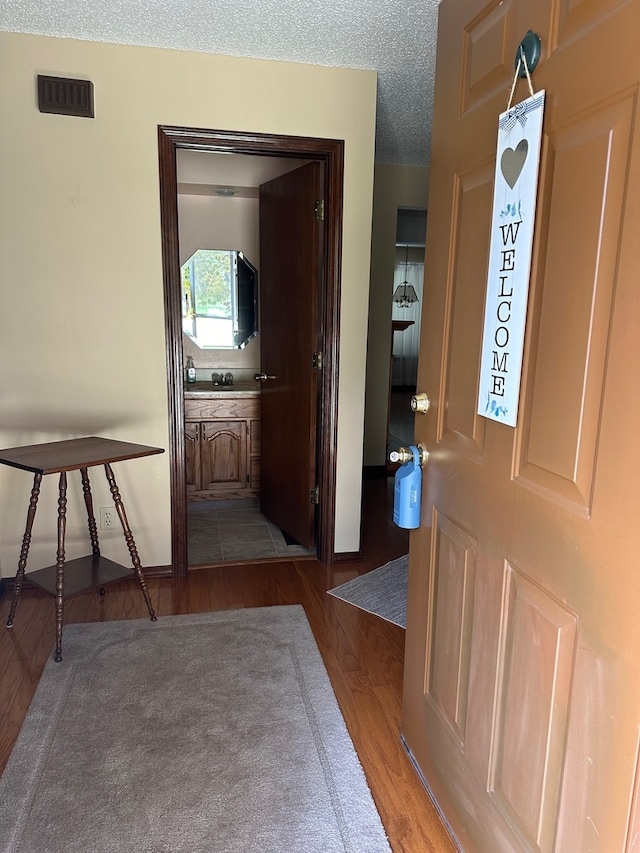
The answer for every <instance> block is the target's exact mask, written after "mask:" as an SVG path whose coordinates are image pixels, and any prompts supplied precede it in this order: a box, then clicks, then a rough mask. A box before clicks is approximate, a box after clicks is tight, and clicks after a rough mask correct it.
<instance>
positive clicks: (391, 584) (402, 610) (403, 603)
mask: <svg viewBox="0 0 640 853" xmlns="http://www.w3.org/2000/svg"><path fill="white" fill-rule="evenodd" d="M408 577H409V557H408V555H406V554H405V555H404V556H403V557H398V559H397V560H391V562H390V563H386V564H385V565H384V566H380V568H379V569H373V571H371V572H367V573H366V574H364V575H360V576H359V577H357V578H354V579H353V580H350V581H347V583H343V584H342V585H341V586H336V587H335V588H334V589H330V590H329V594H330V595H335V597H336V598H341V599H342V600H343V601H348V602H349V604H353V605H355V606H356V607H359V608H360V609H361V610H366V611H367V612H368V613H373V614H374V615H375V616H381V617H382V618H383V619H386V620H387V622H393V623H394V624H395V625H400V627H401V628H406V626H407V581H408Z"/></svg>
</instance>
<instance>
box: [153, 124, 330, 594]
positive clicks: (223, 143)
mask: <svg viewBox="0 0 640 853" xmlns="http://www.w3.org/2000/svg"><path fill="white" fill-rule="evenodd" d="M178 149H191V150H197V151H210V152H217V153H227V154H228V153H233V154H252V155H254V156H270V157H288V158H296V159H307V160H320V161H322V162H323V163H324V164H325V187H324V190H325V199H324V200H325V251H324V275H323V284H322V285H321V287H322V291H323V294H322V295H323V310H322V312H321V316H320V318H319V322H320V324H321V329H320V330H319V332H320V339H321V340H322V341H323V358H324V365H323V371H322V378H321V390H320V398H319V406H318V408H319V411H318V427H317V435H318V446H319V455H318V480H319V482H318V485H319V486H320V503H319V506H318V532H317V553H318V559H319V560H320V562H322V563H325V564H329V565H330V564H332V563H333V562H334V560H335V552H334V541H335V535H334V534H335V486H336V444H337V426H338V355H339V352H340V340H339V338H340V283H341V273H340V271H341V259H342V200H343V175H344V142H343V140H339V139H316V138H311V137H300V136H282V135H278V134H267V133H246V132H240V131H228V130H203V129H197V128H188V127H170V126H163V125H159V126H158V156H159V167H160V222H161V235H162V268H163V285H164V315H165V349H166V357H167V393H168V402H169V465H170V491H171V565H172V573H173V575H174V576H175V577H179V576H184V575H186V573H187V569H188V555H187V496H186V480H185V474H186V471H185V447H184V442H185V436H184V396H183V363H182V362H183V358H182V311H181V300H180V255H179V242H178V180H177V151H178Z"/></svg>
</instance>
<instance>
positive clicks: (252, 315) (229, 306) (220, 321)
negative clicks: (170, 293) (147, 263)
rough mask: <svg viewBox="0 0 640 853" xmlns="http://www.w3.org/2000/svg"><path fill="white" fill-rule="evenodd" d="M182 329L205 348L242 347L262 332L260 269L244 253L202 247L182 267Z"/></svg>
mask: <svg viewBox="0 0 640 853" xmlns="http://www.w3.org/2000/svg"><path fill="white" fill-rule="evenodd" d="M180 272H181V275H180V277H181V281H182V330H183V332H184V333H185V334H186V335H188V336H189V337H190V338H191V339H192V340H193V341H194V343H196V344H197V345H198V346H199V347H200V348H201V349H242V348H243V347H245V346H246V345H247V344H248V343H249V341H251V340H252V339H253V338H254V337H255V336H256V335H257V333H258V271H257V270H256V268H255V267H254V266H253V265H252V264H251V263H250V262H249V261H248V260H247V258H245V256H244V255H243V254H242V252H237V251H235V250H227V249H198V250H197V251H195V252H194V253H193V255H191V257H190V258H189V259H188V260H187V261H185V263H184V264H183V265H182V267H181V271H180Z"/></svg>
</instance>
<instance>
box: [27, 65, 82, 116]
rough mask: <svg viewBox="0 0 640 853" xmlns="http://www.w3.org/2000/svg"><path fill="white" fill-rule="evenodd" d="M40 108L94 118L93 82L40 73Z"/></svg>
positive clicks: (49, 111)
mask: <svg viewBox="0 0 640 853" xmlns="http://www.w3.org/2000/svg"><path fill="white" fill-rule="evenodd" d="M38 108H39V110H40V112H41V113H56V115H62V116H83V117H84V118H93V117H94V112H93V83H92V82H91V80H74V79H73V78H71V77H45V76H44V75H43V74H38Z"/></svg>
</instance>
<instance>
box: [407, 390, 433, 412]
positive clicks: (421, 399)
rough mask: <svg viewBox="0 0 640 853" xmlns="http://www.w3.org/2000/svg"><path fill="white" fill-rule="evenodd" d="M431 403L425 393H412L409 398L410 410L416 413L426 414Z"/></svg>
mask: <svg viewBox="0 0 640 853" xmlns="http://www.w3.org/2000/svg"><path fill="white" fill-rule="evenodd" d="M430 406H431V403H430V402H429V398H428V397H427V395H426V394H414V395H413V397H412V398H411V411H412V412H416V414H421V415H426V414H427V412H428V411H429V408H430Z"/></svg>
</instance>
